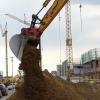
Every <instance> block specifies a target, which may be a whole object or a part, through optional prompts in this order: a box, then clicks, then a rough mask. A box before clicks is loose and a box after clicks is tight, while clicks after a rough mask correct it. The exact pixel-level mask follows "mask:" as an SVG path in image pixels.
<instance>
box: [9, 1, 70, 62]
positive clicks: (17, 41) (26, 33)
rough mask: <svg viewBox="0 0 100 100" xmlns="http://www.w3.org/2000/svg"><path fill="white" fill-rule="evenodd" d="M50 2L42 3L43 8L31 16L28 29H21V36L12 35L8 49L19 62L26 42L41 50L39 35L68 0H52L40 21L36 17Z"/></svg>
mask: <svg viewBox="0 0 100 100" xmlns="http://www.w3.org/2000/svg"><path fill="white" fill-rule="evenodd" d="M50 1H51V0H46V1H45V2H44V3H43V7H42V8H41V9H40V11H39V12H38V13H37V14H33V15H32V21H31V25H30V27H29V28H22V29H21V34H18V35H14V36H13V37H12V38H11V39H10V43H9V44H10V48H11V50H12V52H13V53H14V54H15V56H16V57H17V58H18V59H19V60H21V56H22V52H23V49H24V46H25V44H26V42H27V41H28V40H32V41H31V44H32V46H34V47H36V48H37V46H38V45H39V48H41V46H40V44H41V43H40V37H41V35H42V34H43V32H44V30H45V29H46V28H47V27H48V26H49V25H50V23H51V22H52V21H53V19H54V18H55V17H56V16H57V14H58V13H59V12H60V10H61V9H62V8H63V6H64V5H65V4H66V3H67V2H68V1H69V0H54V2H53V4H52V5H51V7H50V8H49V9H48V11H47V12H46V14H45V15H44V17H43V18H42V19H40V18H39V17H38V15H39V13H40V12H41V11H42V9H43V8H45V7H46V6H47V5H48V3H49V2H50ZM14 18H15V17H14ZM36 24H39V27H36ZM40 51H41V50H40Z"/></svg>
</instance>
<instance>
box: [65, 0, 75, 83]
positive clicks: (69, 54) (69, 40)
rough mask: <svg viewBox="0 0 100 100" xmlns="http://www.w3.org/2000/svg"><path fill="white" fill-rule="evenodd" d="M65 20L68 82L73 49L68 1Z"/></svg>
mask: <svg viewBox="0 0 100 100" xmlns="http://www.w3.org/2000/svg"><path fill="white" fill-rule="evenodd" d="M65 19H66V58H67V62H68V64H67V65H66V67H67V81H69V82H70V76H71V69H70V68H71V67H72V63H73V48H72V34H71V6H70V0H69V1H68V3H67V4H66V5H65Z"/></svg>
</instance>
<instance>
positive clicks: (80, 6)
mask: <svg viewBox="0 0 100 100" xmlns="http://www.w3.org/2000/svg"><path fill="white" fill-rule="evenodd" d="M79 8H80V21H81V32H82V4H81V2H80V5H79Z"/></svg>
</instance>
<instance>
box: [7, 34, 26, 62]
mask: <svg viewBox="0 0 100 100" xmlns="http://www.w3.org/2000/svg"><path fill="white" fill-rule="evenodd" d="M27 40H28V38H27V37H25V36H23V35H22V34H16V35H14V36H13V37H12V38H11V39H10V42H9V46H10V49H11V51H12V52H13V54H14V55H15V56H16V57H17V58H18V59H19V60H21V57H22V54H23V49H24V46H25V43H26V42H27Z"/></svg>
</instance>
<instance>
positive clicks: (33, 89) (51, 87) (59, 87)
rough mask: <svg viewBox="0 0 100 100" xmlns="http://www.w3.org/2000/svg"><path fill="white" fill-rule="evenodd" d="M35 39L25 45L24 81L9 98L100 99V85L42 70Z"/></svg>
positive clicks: (22, 68)
mask: <svg viewBox="0 0 100 100" xmlns="http://www.w3.org/2000/svg"><path fill="white" fill-rule="evenodd" d="M33 44H34V42H33V40H29V41H28V42H27V44H26V45H25V48H24V51H23V55H22V59H21V64H20V67H19V69H20V70H23V72H24V81H23V82H22V83H20V84H18V85H19V86H18V87H17V88H16V92H15V93H14V94H13V95H12V96H11V97H9V98H8V100H100V87H99V86H96V85H95V84H93V85H90V84H86V83H82V84H72V83H68V82H66V81H64V80H62V79H60V78H59V77H53V76H52V75H51V74H50V73H49V72H48V71H47V70H45V71H44V72H42V71H41V67H40V59H41V57H40V52H39V50H38V49H37V48H35V47H33V46H32V45H33Z"/></svg>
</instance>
